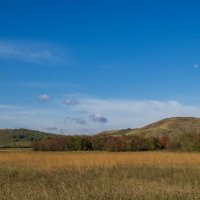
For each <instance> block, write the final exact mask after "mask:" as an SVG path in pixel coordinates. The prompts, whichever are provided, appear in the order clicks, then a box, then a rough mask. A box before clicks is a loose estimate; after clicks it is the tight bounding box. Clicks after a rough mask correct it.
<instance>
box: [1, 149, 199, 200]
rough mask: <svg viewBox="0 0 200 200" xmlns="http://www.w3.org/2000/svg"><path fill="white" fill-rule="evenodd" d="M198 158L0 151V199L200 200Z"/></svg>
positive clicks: (164, 154) (189, 155) (165, 154)
mask: <svg viewBox="0 0 200 200" xmlns="http://www.w3.org/2000/svg"><path fill="white" fill-rule="evenodd" d="M199 186H200V154H198V153H169V152H138V153H107V152H31V151H29V152H28V151H27V152H26V151H21V152H20V151H10V152H6V151H2V152H0V199H9V200H14V199H15V200H18V199H20V200H23V199H30V200H40V199H41V200H43V199H48V200H49V199H50V200H54V199H55V200H56V199H58V200H61V199H67V200H76V199H77V200H79V199H80V200H82V199H83V200H86V199H88V200H90V199H91V200H92V199H94V200H96V199H99V200H100V199H102V200H106V199H108V200H112V199H113V200H118V199H120V200H122V199H124V200H125V199H127V200H128V199H130V200H131V199H147V200H151V199H152V200H154V199H173V200H176V199H181V200H182V199H183V200H184V199H200V191H199Z"/></svg>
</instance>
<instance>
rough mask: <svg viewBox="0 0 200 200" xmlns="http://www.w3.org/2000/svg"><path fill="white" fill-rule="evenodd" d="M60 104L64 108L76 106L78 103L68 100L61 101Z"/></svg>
mask: <svg viewBox="0 0 200 200" xmlns="http://www.w3.org/2000/svg"><path fill="white" fill-rule="evenodd" d="M62 103H63V104H64V105H66V106H76V105H79V104H80V101H79V100H78V99H68V100H63V101H62Z"/></svg>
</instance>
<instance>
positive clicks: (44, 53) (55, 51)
mask: <svg viewBox="0 0 200 200" xmlns="http://www.w3.org/2000/svg"><path fill="white" fill-rule="evenodd" d="M63 52H64V51H63V50H61V49H59V48H58V47H54V46H52V45H49V44H44V43H41V42H30V41H3V40H0V58H1V59H9V60H18V61H24V62H30V63H36V64H47V65H54V64H62V63H64V62H65V59H64V55H63Z"/></svg>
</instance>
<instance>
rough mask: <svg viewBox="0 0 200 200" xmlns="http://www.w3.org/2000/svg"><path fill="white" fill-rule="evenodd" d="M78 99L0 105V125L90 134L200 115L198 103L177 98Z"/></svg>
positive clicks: (81, 97) (3, 126)
mask: <svg viewBox="0 0 200 200" xmlns="http://www.w3.org/2000/svg"><path fill="white" fill-rule="evenodd" d="M78 100H79V101H80V104H78V105H76V106H71V107H70V108H68V107H66V106H64V105H63V104H62V103H61V100H59V99H55V100H52V101H51V104H50V106H48V105H47V106H44V107H40V108H38V107H24V106H21V107H16V106H12V105H0V111H1V116H0V127H1V128H7V127H8V128H9V127H19V126H21V127H22V126H24V127H27V128H33V129H39V130H44V131H46V130H48V131H51V132H57V133H60V132H61V130H62V133H65V134H89V133H97V132H99V131H102V130H110V129H121V128H137V127H142V126H144V125H146V124H148V123H151V122H154V121H157V120H160V119H163V118H166V117H173V116H192V117H200V106H198V105H196V106H194V105H186V104H183V103H181V102H178V101H151V100H146V101H135V100H113V99H98V98H93V97H86V96H80V97H79V98H78ZM55 127H56V128H55ZM47 128H48V129H47ZM86 129H87V131H86Z"/></svg>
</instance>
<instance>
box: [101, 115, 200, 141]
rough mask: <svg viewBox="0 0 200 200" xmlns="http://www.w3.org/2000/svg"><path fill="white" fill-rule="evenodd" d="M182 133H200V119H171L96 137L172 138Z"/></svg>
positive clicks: (104, 133) (105, 132) (103, 133)
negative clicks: (163, 136)
mask: <svg viewBox="0 0 200 200" xmlns="http://www.w3.org/2000/svg"><path fill="white" fill-rule="evenodd" d="M183 131H200V118H194V117H172V118H166V119H163V120H160V121H158V122H155V123H152V124H149V125H147V126H144V127H142V128H137V129H130V128H129V129H122V130H113V131H104V132H101V133H99V134H97V135H99V136H103V135H114V136H120V135H141V136H144V137H150V136H153V137H154V136H156V137H157V136H162V135H166V136H170V137H173V136H175V135H177V134H179V133H182V132H183Z"/></svg>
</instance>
